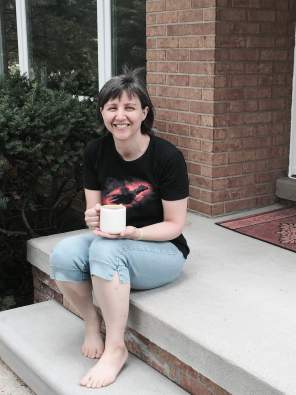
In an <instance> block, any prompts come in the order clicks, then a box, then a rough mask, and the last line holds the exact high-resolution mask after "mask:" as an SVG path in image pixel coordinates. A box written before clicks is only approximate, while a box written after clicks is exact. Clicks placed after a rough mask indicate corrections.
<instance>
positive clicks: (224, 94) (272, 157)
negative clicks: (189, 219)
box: [147, 0, 295, 215]
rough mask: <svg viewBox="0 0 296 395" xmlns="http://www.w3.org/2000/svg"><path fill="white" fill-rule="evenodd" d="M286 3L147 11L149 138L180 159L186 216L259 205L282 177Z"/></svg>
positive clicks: (182, 3) (199, 3)
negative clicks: (153, 131) (173, 149)
mask: <svg viewBox="0 0 296 395" xmlns="http://www.w3.org/2000/svg"><path fill="white" fill-rule="evenodd" d="M292 5H295V2H294V1H289V0H281V1H275V0H166V1H165V0H158V1H147V82H148V87H149V91H150V93H151V96H152V100H153V102H154V104H155V107H156V112H157V116H156V127H157V128H158V130H159V134H160V135H161V136H162V137H164V138H166V139H168V140H170V141H172V142H173V143H174V144H176V145H178V147H179V148H180V149H181V150H182V152H183V153H184V156H185V159H186V161H187V164H188V170H189V176H190V196H191V197H190V202H189V207H190V208H191V209H192V210H195V211H198V212H201V213H204V214H206V215H218V214H223V213H226V212H232V211H238V210H242V209H245V208H252V207H258V206H262V205H267V204H270V203H272V202H273V200H274V185H275V179H276V178H277V177H279V176H280V175H283V174H286V173H287V167H288V149H289V134H290V106H291V89H292V68H293V48H294V23H293V19H294V20H295V18H293V17H294V15H295V10H294V9H292Z"/></svg>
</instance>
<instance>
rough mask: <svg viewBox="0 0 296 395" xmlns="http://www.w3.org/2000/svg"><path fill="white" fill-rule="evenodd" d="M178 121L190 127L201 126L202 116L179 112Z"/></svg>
mask: <svg viewBox="0 0 296 395" xmlns="http://www.w3.org/2000/svg"><path fill="white" fill-rule="evenodd" d="M177 115H178V121H179V122H182V123H183V122H184V123H187V124H189V125H199V124H200V120H201V116H200V114H194V113H190V112H179V113H178V114H177Z"/></svg>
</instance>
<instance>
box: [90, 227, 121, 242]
mask: <svg viewBox="0 0 296 395" xmlns="http://www.w3.org/2000/svg"><path fill="white" fill-rule="evenodd" d="M93 232H94V233H95V234H96V235H97V236H101V237H105V238H106V239H118V236H119V235H111V234H110V233H105V232H102V231H101V230H100V229H98V228H96V229H95V230H94V231H93Z"/></svg>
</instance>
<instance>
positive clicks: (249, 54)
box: [230, 48, 268, 61]
mask: <svg viewBox="0 0 296 395" xmlns="http://www.w3.org/2000/svg"><path fill="white" fill-rule="evenodd" d="M261 55H262V52H261ZM259 56H260V52H259V51H258V49H256V48H239V49H231V50H230V59H231V60H234V61H236V60H243V61H255V60H258V59H259ZM261 59H262V58H261ZM264 60H268V59H264Z"/></svg>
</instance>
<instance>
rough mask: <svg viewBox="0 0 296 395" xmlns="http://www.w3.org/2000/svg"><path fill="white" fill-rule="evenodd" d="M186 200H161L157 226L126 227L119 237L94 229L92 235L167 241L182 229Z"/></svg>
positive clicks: (176, 235)
mask: <svg viewBox="0 0 296 395" xmlns="http://www.w3.org/2000/svg"><path fill="white" fill-rule="evenodd" d="M187 200H188V198H185V199H180V200H174V201H169V200H162V205H163V221H162V222H158V223H157V224H153V225H148V226H144V227H143V228H136V227H134V226H127V227H126V230H125V231H124V232H121V233H120V235H109V234H107V233H104V232H101V231H100V230H99V229H95V230H94V233H95V234H97V235H98V236H102V237H107V238H110V239H117V238H125V239H133V240H147V241H168V240H172V239H175V238H176V237H178V236H179V235H180V234H181V233H182V230H183V228H184V225H185V220H186V213H187Z"/></svg>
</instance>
